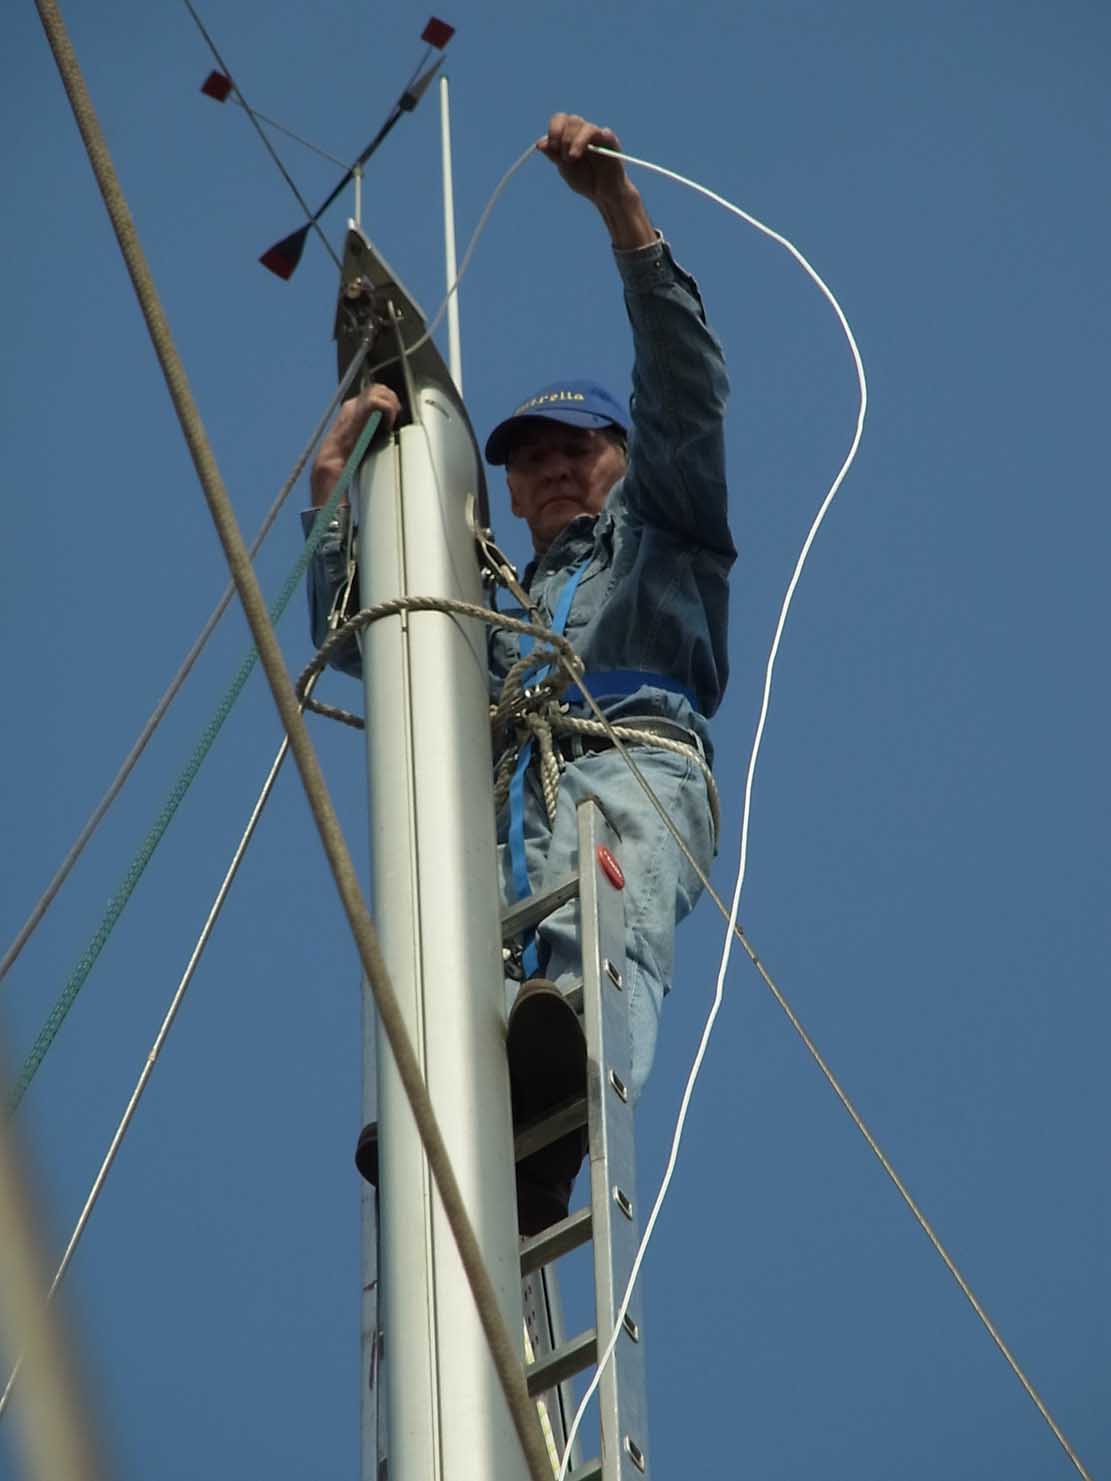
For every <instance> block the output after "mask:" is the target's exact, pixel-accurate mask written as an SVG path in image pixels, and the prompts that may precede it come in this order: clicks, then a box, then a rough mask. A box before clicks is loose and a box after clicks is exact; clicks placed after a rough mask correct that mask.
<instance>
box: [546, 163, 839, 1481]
mask: <svg viewBox="0 0 1111 1481" xmlns="http://www.w3.org/2000/svg"><path fill="white" fill-rule="evenodd" d="M590 147H591V149H592V150H593V151H594V152H595V153H597V154H605V155H608V156H609V157H610V158H611V159H620V160H624V161H625V163H626V164H634V165H641V166H642V167H643V168H644V169H646V170H652V171H653V172H654V173H655V174H657V175H664V176H666V177H667V178H668V179H669V180H676V181H678V182H679V184H680V185H686V186H689V188H690V189H691V190H696V191H697V192H698V193H699V194H700V195H705V196H708V197H709V199H710V200H712V201H716V202H717V204H718V205H719V206H724V208H725V209H726V210H727V211H731V212H732V213H733V214H734V215H735V216H739V217H740V218H741V220H742V221H746V222H747V223H748V224H749V225H750V226H754V227H755V228H756V230H757V231H760V232H763V234H764V235H765V236H767V237H771V239H772V241H773V242H778V243H779V244H780V246H781V247H786V249H787V251H788V252H790V254H791V256H792V257H793V258H794V259H795V261H796V262H798V263H799V264H800V266H801V267H803V268H804V269H805V270H806V272H807V274H808V275H809V276H810V277H811V278H812V279H813V281H814V282H815V283H816V284H817V285H818V287H819V288H820V289H821V291H822V292H823V293H824V294H825V296H826V298H827V299H828V300H829V302H830V304H831V305H832V307H833V311H834V313H835V314H836V315H837V318H838V320H839V322H840V324H841V328H842V329H843V330H844V332H845V337H846V339H847V340H848V342H849V349H850V350H851V351H852V357H853V362H854V364H855V366H856V374H857V381H858V383H859V386H860V410H859V412H858V414H857V419H856V431H855V433H854V435H853V439H852V444H851V446H850V447H849V451H848V454H847V455H846V457H845V461H844V462H843V463H842V464H841V468H840V471H839V472H838V474H837V477H836V478H835V479H834V480H833V483H832V484H831V485H830V488H829V492H828V493H827V494H826V496H825V498H824V499H823V500H822V503H821V506H820V507H819V509H818V512H817V514H816V515H815V516H814V520H813V523H812V524H811V526H810V529H809V531H808V533H807V536H806V539H805V540H804V541H803V543H802V549H801V550H800V551H799V555H798V559H797V560H796V562H795V568H794V571H793V572H792V574H791V579H790V581H789V582H788V584H787V590H786V592H785V594H784V597H783V602H782V605H781V606H780V609H779V620H778V622H777V623H776V627H775V635H774V637H773V638H772V644H771V648H770V650H769V652H768V661H767V664H766V666H765V669H764V694H763V700H762V702H761V705H760V718H759V720H758V721H757V724H756V735H755V738H754V740H753V742H752V753H751V755H750V757H749V762H748V774H747V776H746V778H745V792H744V808H743V811H742V814H741V848H740V859H739V861H738V865H737V881H736V884H735V885H734V888H733V906H732V910H731V911H730V915H729V925H728V927H727V929H726V933H725V944H724V946H723V947H722V953H721V964H720V966H719V968H718V977H717V986H716V988H715V990H714V999H713V1002H712V1004H711V1006H710V1012H709V1014H708V1015H707V1018H706V1023H705V1026H704V1028H703V1030H702V1037H701V1039H700V1040H699V1043H698V1052H697V1053H696V1054H695V1057H694V1063H693V1064H692V1065H691V1069H690V1074H689V1075H688V1076H687V1083H686V1086H685V1088H684V1090H683V1099H682V1102H681V1103H680V1106H679V1115H678V1117H677V1119H676V1122H675V1131H674V1133H673V1135H672V1139H671V1153H670V1155H669V1157H668V1160H667V1167H666V1168H665V1169H664V1175H663V1179H662V1181H661V1183H660V1188H659V1192H658V1193H657V1194H656V1201H655V1203H654V1204H653V1205H652V1212H651V1213H650V1214H649V1216H648V1223H647V1224H646V1225H645V1229H644V1234H643V1236H642V1237H641V1241H640V1246H639V1248H638V1249H637V1253H636V1258H635V1260H634V1261H633V1268H632V1270H631V1272H630V1274H629V1280H628V1284H627V1285H626V1287H625V1294H624V1295H623V1296H622V1298H621V1305H620V1307H619V1308H618V1310H617V1314H616V1316H615V1317H614V1321H613V1333H612V1335H611V1337H610V1340H609V1343H608V1344H607V1346H606V1349H605V1351H604V1352H603V1354H602V1356H601V1358H600V1359H599V1361H598V1366H597V1368H596V1369H595V1371H594V1376H593V1378H592V1379H591V1380H590V1384H589V1386H588V1388H587V1390H586V1393H585V1394H584V1395H583V1397H582V1400H581V1401H580V1403H579V1407H578V1409H577V1410H576V1411H575V1417H574V1419H573V1420H572V1422H571V1429H570V1431H569V1433H568V1436H567V1444H566V1447H565V1449H564V1452H563V1461H562V1464H561V1465H560V1468H559V1478H558V1481H565V1478H566V1476H567V1467H568V1464H569V1463H570V1457H571V1447H572V1446H573V1444H574V1442H575V1437H576V1435H577V1434H578V1431H579V1426H580V1424H581V1423H582V1418H583V1415H584V1413H585V1412H586V1408H587V1405H588V1404H589V1403H590V1400H591V1399H592V1398H593V1396H594V1393H595V1391H596V1389H597V1387H598V1384H599V1382H600V1381H601V1377H602V1372H603V1370H604V1369H605V1366H606V1364H607V1363H608V1362H609V1360H610V1358H611V1357H612V1356H613V1351H614V1348H615V1347H616V1345H617V1339H618V1337H619V1336H620V1334H621V1331H622V1323H623V1322H624V1320H625V1313H626V1312H627V1311H628V1309H629V1302H630V1300H631V1299H632V1294H633V1288H634V1286H635V1285H636V1281H637V1276H638V1275H639V1274H640V1267H641V1264H642V1263H643V1261H644V1255H645V1252H646V1251H647V1249H648V1242H649V1240H650V1239H651V1238H652V1231H653V1230H654V1229H655V1227H656V1220H657V1218H658V1217H659V1213H660V1209H661V1208H662V1207H663V1203H664V1199H665V1198H666V1197H667V1191H668V1188H669V1187H670V1185H671V1178H672V1174H673V1173H674V1171H675V1164H676V1161H677V1160H678V1155H679V1146H680V1143H681V1142H682V1139H683V1127H684V1125H685V1123H686V1119H687V1110H688V1108H689V1106H690V1102H691V1096H692V1095H693V1093H694V1087H695V1082H696V1081H697V1079H698V1074H699V1071H700V1070H701V1068H702V1061H703V1059H704V1058H705V1055H706V1048H707V1045H708V1044H709V1041H710V1034H711V1032H712V1030H713V1027H714V1022H715V1020H716V1019H717V1015H718V1009H719V1008H720V1007H721V1001H722V996H723V991H724V985H725V974H726V972H727V970H728V968H729V958H730V955H731V953H732V949H733V933H734V929H735V927H736V924H737V916H738V913H739V911H740V904H741V890H742V888H743V886H744V879H745V870H746V868H747V864H748V830H749V818H750V814H751V810H752V783H753V778H754V776H755V774H756V762H757V759H758V757H759V755H760V744H761V742H762V740H763V737H764V726H765V723H766V721H767V717H768V705H769V702H770V699H771V687H772V675H773V673H774V671H775V660H776V656H777V654H778V652H779V643H780V639H781V638H782V636H783V629H784V627H785V626H786V623H787V614H788V612H789V611H790V607H791V602H792V600H793V599H794V595H795V588H796V587H797V586H798V583H799V577H800V576H801V575H802V568H803V566H804V565H805V564H806V559H807V556H808V555H809V554H810V547H811V546H812V545H813V543H814V539H815V536H816V535H817V533H818V530H819V528H820V527H821V524H822V521H823V520H824V519H825V517H826V512H827V510H828V509H829V506H830V504H831V503H832V502H833V498H834V495H835V494H836V493H837V490H838V489H839V488H840V487H841V484H842V483H843V482H844V479H845V475H846V474H847V473H848V471H849V468H850V467H851V466H852V461H853V459H854V458H855V457H856V450H857V448H858V447H859V446H860V438H861V434H862V433H863V430H864V414H865V411H866V410H867V406H868V387H867V383H866V381H865V379H864V364H863V361H862V360H861V358H860V351H859V350H858V349H857V344H856V340H855V339H854V338H853V332H852V330H851V329H850V328H849V322H848V320H847V319H846V318H845V315H844V313H843V312H842V311H841V305H840V304H839V303H838V302H837V300H836V298H834V296H833V294H832V292H831V291H830V289H829V288H828V287H827V286H826V284H825V283H824V282H823V281H822V279H821V278H820V277H819V276H818V274H817V273H816V272H815V270H814V269H813V268H812V267H811V266H810V264H809V262H807V260H806V258H805V257H804V256H803V255H802V253H801V252H800V251H799V250H798V248H797V247H796V246H795V245H794V244H793V243H792V242H789V241H788V240H787V238H786V237H784V236H781V235H780V234H779V232H777V231H773V230H772V229H771V227H770V226H765V225H764V223H763V222H762V221H758V220H757V219H756V217H755V216H750V215H749V214H748V212H747V211H742V210H741V208H740V206H735V205H734V204H733V203H732V202H731V201H727V200H725V199H724V197H722V196H720V195H717V194H716V193H715V192H714V191H712V190H708V189H707V188H706V187H705V186H704V185H698V184H697V183H696V182H695V181H693V180H688V179H687V178H686V177H685V176H683V175H679V174H677V173H676V172H675V171H674V170H666V169H664V168H663V166H662V165H656V164H652V163H651V162H650V161H649V160H646V159H636V158H635V157H634V156H632V155H629V154H621V153H619V152H618V151H617V150H615V149H603V148H601V147H599V146H597V145H591V146H590Z"/></svg>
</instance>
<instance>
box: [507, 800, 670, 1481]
mask: <svg viewBox="0 0 1111 1481" xmlns="http://www.w3.org/2000/svg"><path fill="white" fill-rule="evenodd" d="M578 835H579V839H578V841H579V869H578V870H577V871H576V872H575V873H573V874H569V875H567V876H566V877H565V878H564V879H562V880H560V881H559V882H557V884H556V885H554V886H553V887H552V888H551V889H549V890H546V891H544V892H543V893H542V894H537V895H530V896H528V897H527V898H526V899H525V900H522V901H520V902H519V903H517V904H515V905H512V906H509V907H508V908H507V909H505V910H504V911H503V913H502V939H503V941H504V942H506V943H511V942H513V941H515V940H516V939H517V938H518V937H519V936H520V935H521V933H522V932H524V931H528V930H531V929H533V928H534V927H535V926H536V925H538V924H539V923H540V922H541V921H542V920H544V919H545V917H546V916H548V915H550V914H552V913H553V911H555V910H557V909H558V908H559V907H560V906H561V905H563V904H565V903H566V902H567V901H569V900H572V899H574V898H575V897H576V896H578V898H579V902H580V939H581V942H582V981H581V984H580V985H578V986H577V987H573V988H572V989H571V990H570V991H569V992H568V993H567V997H568V999H569V1001H570V1002H571V1004H572V1006H573V1007H574V1008H575V1010H576V1011H577V1012H578V1013H579V1014H580V1015H581V1018H582V1021H583V1027H584V1029H585V1031H586V1044H587V1086H586V1096H585V1099H583V1098H581V1097H580V1098H578V1099H576V1100H574V1101H571V1102H568V1103H567V1104H566V1105H564V1106H561V1107H558V1108H557V1109H556V1110H555V1111H553V1112H552V1113H551V1114H549V1115H548V1116H546V1117H545V1118H544V1119H543V1120H541V1121H539V1122H536V1123H534V1124H532V1125H531V1126H528V1127H525V1128H523V1129H522V1130H520V1131H519V1132H518V1135H517V1137H516V1145H515V1154H516V1157H517V1160H518V1161H520V1159H521V1158H522V1157H525V1156H527V1155H528V1154H529V1153H531V1152H535V1151H538V1150H539V1149H540V1148H541V1147H543V1146H547V1145H548V1143H549V1142H552V1141H555V1140H556V1139H557V1138H558V1137H559V1136H562V1135H564V1134H565V1133H566V1132H568V1131H571V1130H573V1129H574V1128H576V1127H580V1126H583V1125H584V1124H585V1125H586V1127H587V1131H588V1137H589V1148H590V1150H589V1158H588V1163H587V1166H588V1168H589V1175H590V1201H589V1204H588V1205H587V1206H586V1207H585V1208H583V1209H579V1210H577V1211H576V1212H573V1213H571V1214H570V1215H569V1216H568V1217H567V1218H566V1219H563V1220H562V1221H561V1222H560V1223H558V1224H554V1225H552V1227H551V1228H549V1229H546V1230H544V1232H543V1233H542V1234H538V1235H535V1236H534V1237H532V1238H530V1239H525V1240H522V1243H521V1275H522V1280H523V1282H524V1287H523V1289H524V1296H525V1315H526V1328H527V1330H528V1334H529V1338H530V1345H531V1346H532V1347H533V1349H534V1354H535V1356H534V1361H533V1362H532V1363H531V1364H530V1366H529V1367H528V1369H527V1373H526V1377H527V1380H528V1388H529V1393H530V1394H531V1395H532V1396H533V1397H534V1398H536V1399H538V1400H540V1401H541V1402H542V1404H543V1411H542V1417H546V1418H547V1420H548V1422H549V1424H550V1426H551V1438H550V1440H549V1444H552V1443H553V1441H554V1444H555V1446H556V1447H558V1449H559V1450H560V1451H562V1447H563V1444H564V1443H565V1433H566V1429H567V1428H569V1426H570V1421H571V1415H572V1413H573V1408H571V1407H570V1406H571V1403H572V1401H571V1395H570V1385H569V1380H570V1379H571V1378H572V1377H573V1376H574V1375H575V1374H576V1373H578V1372H580V1371H581V1370H582V1369H584V1368H587V1367H591V1366H593V1365H594V1364H595V1363H596V1362H597V1360H598V1358H599V1357H600V1356H601V1354H602V1353H604V1352H605V1350H606V1347H607V1346H608V1344H609V1341H610V1338H611V1336H612V1334H613V1327H614V1318H615V1316H616V1313H617V1309H618V1307H619V1306H620V1303H621V1298H622V1296H623V1295H624V1292H625V1286H626V1284H627V1282H628V1279H629V1274H630V1271H631V1270H632V1265H633V1260H634V1259H635V1257H636V1252H637V1246H638V1244H639V1242H640V1233H639V1221H638V1205H637V1197H636V1155H635V1145H634V1140H633V1107H632V1100H631V1096H630V1093H629V1083H630V1069H631V1066H630V1057H631V1050H630V1041H629V1027H628V1010H627V1005H626V1002H625V911H624V896H623V894H622V891H623V888H624V879H623V876H622V873H621V868H620V858H621V845H620V840H619V837H618V835H617V833H616V830H615V829H614V828H613V826H612V825H611V824H610V822H609V821H608V819H607V818H606V816H605V814H604V813H603V811H602V809H601V807H600V805H599V804H598V803H597V802H596V801H594V800H592V799H587V800H585V801H584V802H582V803H580V805H579V809H578ZM588 1241H593V1255H594V1296H595V1325H594V1327H593V1328H592V1329H590V1330H588V1331H584V1332H581V1333H579V1334H578V1335H577V1336H573V1337H570V1338H565V1337H564V1335H563V1332H562V1330H561V1318H560V1313H559V1303H558V1295H557V1291H556V1286H555V1281H554V1272H553V1271H552V1268H551V1267H552V1265H553V1262H555V1261H556V1260H558V1259H559V1257H560V1256H562V1255H565V1254H567V1253H568V1252H569V1251H571V1250H574V1249H577V1248H578V1247H579V1246H581V1245H583V1244H586V1243H587V1242H588ZM598 1402H599V1430H600V1434H601V1455H600V1456H599V1457H597V1458H595V1459H593V1460H590V1461H587V1462H586V1463H585V1464H584V1463H581V1462H579V1461H578V1457H577V1456H576V1457H574V1458H573V1465H572V1469H571V1470H570V1471H569V1473H568V1481H640V1478H641V1477H643V1476H646V1475H648V1454H647V1449H648V1442H647V1417H646V1405H645V1374H644V1333H643V1327H642V1324H641V1318H640V1301H639V1297H638V1293H637V1292H636V1291H634V1292H633V1297H632V1300H631V1302H630V1304H629V1310H628V1312H627V1313H626V1316H625V1319H624V1322H623V1324H622V1332H621V1335H620V1337H619V1338H618V1341H617V1345H616V1347H615V1348H614V1352H613V1357H612V1358H611V1359H610V1361H609V1363H608V1364H607V1365H606V1369H605V1371H604V1373H603V1374H602V1379H601V1382H600V1384H599V1386H598Z"/></svg>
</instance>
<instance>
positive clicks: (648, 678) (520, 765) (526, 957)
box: [509, 560, 698, 978]
mask: <svg viewBox="0 0 1111 1481" xmlns="http://www.w3.org/2000/svg"><path fill="white" fill-rule="evenodd" d="M589 564H590V562H589V560H585V561H582V562H580V564H579V565H577V566H575V567H574V569H573V570H572V571H571V573H570V575H569V576H568V578H567V580H566V582H565V583H564V586H563V590H562V591H561V592H560V594H559V601H558V602H557V603H556V608H555V611H554V612H553V614H552V621H551V630H552V632H553V633H554V634H555V635H556V637H559V638H561V637H562V636H563V631H564V629H565V628H566V626H567V619H568V617H569V616H570V613H571V603H572V602H573V601H574V600H575V592H576V591H577V589H578V585H579V582H580V581H581V580H582V578H583V574H584V572H585V571H586V568H587V566H588V565H589ZM511 615H514V616H516V615H517V614H516V613H513V614H511ZM520 615H521V616H522V617H524V616H525V615H526V614H525V613H524V612H521V613H520ZM535 646H536V645H535V642H534V640H533V638H532V636H531V634H529V633H522V635H521V639H520V643H519V646H518V651H519V654H520V656H521V657H522V658H527V657H528V655H529V654H530V653H531V652H532V650H533V648H534V647H535ZM550 668H551V665H550V664H544V665H543V666H542V667H538V668H537V669H535V670H530V671H529V673H528V674H527V676H526V677H527V678H528V680H529V682H530V683H533V684H539V683H540V682H541V680H543V679H545V678H546V677H547V675H548V672H549V670H550ZM583 680H584V682H585V683H586V685H587V687H588V689H589V690H590V693H591V694H592V695H593V696H594V698H595V699H597V700H603V699H618V698H624V697H625V696H627V695H630V694H635V693H636V691H637V690H638V689H641V688H643V687H644V686H645V685H650V686H651V687H652V688H653V689H666V690H668V691H669V692H670V693H672V694H681V695H684V696H685V697H686V698H687V699H689V700H690V702H691V704H692V706H694V708H695V709H697V708H698V701H697V700H696V698H695V696H694V695H693V694H692V693H691V691H690V690H689V689H688V688H687V686H686V685H685V684H680V683H679V681H678V680H677V679H672V678H669V677H668V676H667V675H666V674H650V673H646V672H645V671H644V670H643V669H607V670H604V671H601V672H591V671H588V672H587V673H586V674H584V675H583ZM563 698H564V700H565V701H566V702H568V703H570V704H585V700H584V698H583V693H582V690H581V689H580V688H579V686H578V685H577V684H573V685H571V686H570V687H569V688H567V689H566V690H565V691H564V694H563ZM534 749H535V742H534V741H533V739H532V737H531V736H530V737H529V738H528V740H526V741H525V743H524V745H523V746H522V747H521V751H520V754H519V755H518V757H517V765H516V767H515V768H514V771H513V778H512V780H511V781H510V783H509V859H510V864H511V866H512V885H513V897H514V899H515V900H523V899H525V897H526V896H527V895H528V894H529V892H530V890H531V888H532V886H531V884H530V882H529V876H528V861H527V859H526V857H525V774H526V773H527V771H528V769H529V764H530V762H531V761H532V756H533V751H534ZM522 964H523V967H524V973H525V977H526V978H529V977H535V976H536V974H537V972H538V970H539V954H538V952H537V948H536V936H535V932H533V931H529V932H528V934H527V936H526V937H525V944H524V952H523V956H522Z"/></svg>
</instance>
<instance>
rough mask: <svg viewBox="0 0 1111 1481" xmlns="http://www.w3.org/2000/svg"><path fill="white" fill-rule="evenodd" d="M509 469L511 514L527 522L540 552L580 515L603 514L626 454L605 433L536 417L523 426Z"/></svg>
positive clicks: (509, 461)
mask: <svg viewBox="0 0 1111 1481" xmlns="http://www.w3.org/2000/svg"><path fill="white" fill-rule="evenodd" d="M505 471H506V477H507V480H508V483H509V499H510V504H511V507H512V509H513V513H514V514H517V515H519V516H520V517H521V518H522V519H523V520H525V521H526V522H527V524H528V527H529V529H530V530H531V531H532V543H533V546H534V547H535V549H536V553H537V555H541V554H543V552H544V551H545V550H547V548H548V546H549V545H550V544H551V543H552V541H553V540H554V539H555V538H556V536H557V535H558V534H559V533H560V531H561V530H563V529H565V528H566V527H567V525H569V524H570V523H571V521H572V520H573V519H576V518H577V517H578V516H579V515H580V514H600V513H601V510H602V505H603V504H604V503H605V502H606V495H607V494H608V493H609V491H610V489H611V488H613V486H614V484H615V483H616V482H617V480H618V479H619V478H620V477H621V475H622V474H623V473H624V471H625V453H624V451H623V449H622V448H621V447H620V446H618V444H617V443H616V442H615V441H614V440H613V438H612V437H607V436H606V434H605V433H604V432H600V431H595V430H593V429H591V428H588V427H569V426H566V425H564V423H562V422H548V421H540V420H537V421H532V422H526V423H525V424H524V426H523V427H522V428H521V431H520V433H519V434H518V436H517V438H516V440H515V441H514V443H513V447H512V450H511V452H510V454H509V458H508V460H507V462H506V469H505Z"/></svg>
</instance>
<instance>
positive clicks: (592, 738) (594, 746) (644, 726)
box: [552, 715, 706, 761]
mask: <svg viewBox="0 0 1111 1481" xmlns="http://www.w3.org/2000/svg"><path fill="white" fill-rule="evenodd" d="M614 724H615V725H618V726H620V728H621V729H622V730H636V731H639V732H640V733H641V734H642V735H643V736H644V737H645V743H646V744H648V745H651V739H650V737H652V736H659V737H660V739H661V740H668V741H678V742H679V744H680V745H683V746H690V748H691V750H692V751H695V752H697V754H698V755H699V756H701V757H703V758H704V757H705V754H706V753H705V751H704V750H703V747H702V741H701V740H700V739H699V737H698V735H697V734H696V732H695V731H693V730H688V729H687V727H686V726H685V725H678V724H676V722H675V721H674V720H665V719H663V718H662V717H661V716H658V715H646V716H637V715H632V716H629V717H628V718H626V717H625V716H622V717H621V719H620V720H616V721H614ZM552 740H553V743H554V745H555V748H556V750H557V751H559V753H560V755H561V756H563V758H564V759H565V760H566V761H576V760H578V759H579V758H580V757H581V756H586V755H589V754H591V753H592V752H595V751H608V750H611V749H612V747H613V741H612V740H611V739H610V737H609V736H608V735H578V734H576V733H574V732H572V733H570V734H563V735H555V736H553V737H552Z"/></svg>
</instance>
